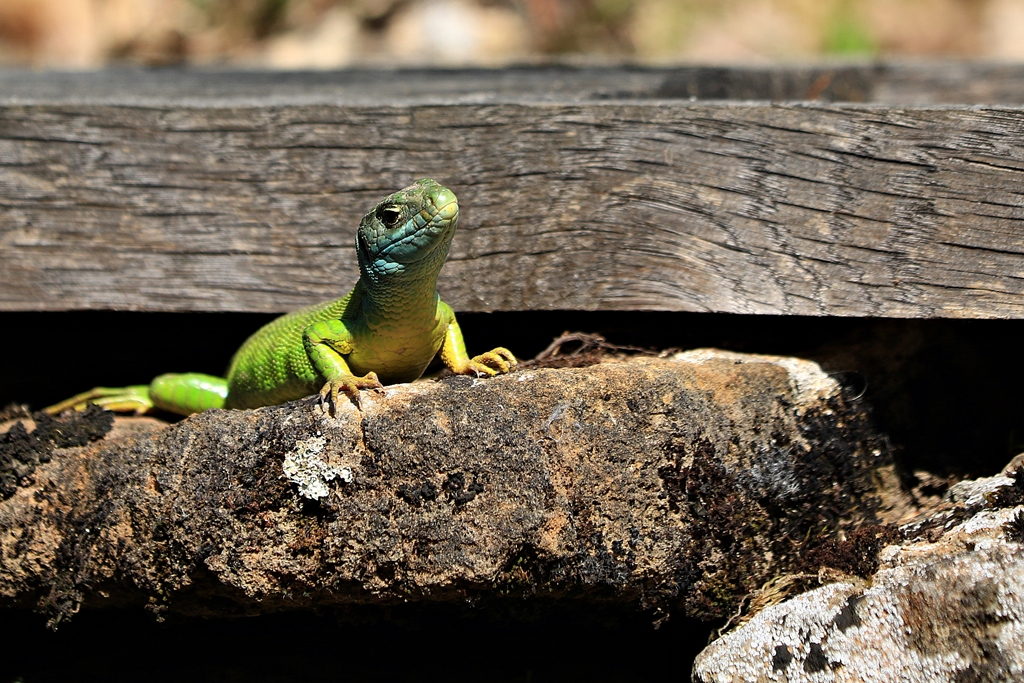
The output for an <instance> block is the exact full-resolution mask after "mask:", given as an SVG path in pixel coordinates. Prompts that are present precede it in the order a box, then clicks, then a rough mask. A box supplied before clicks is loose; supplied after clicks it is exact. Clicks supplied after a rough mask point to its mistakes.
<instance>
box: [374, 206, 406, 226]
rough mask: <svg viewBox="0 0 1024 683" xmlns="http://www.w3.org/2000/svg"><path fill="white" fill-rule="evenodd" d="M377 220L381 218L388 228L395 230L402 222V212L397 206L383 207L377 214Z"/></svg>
mask: <svg viewBox="0 0 1024 683" xmlns="http://www.w3.org/2000/svg"><path fill="white" fill-rule="evenodd" d="M377 218H379V219H380V220H381V222H382V223H384V225H386V226H387V227H389V228H393V227H395V226H396V225H397V224H398V221H399V220H401V218H402V210H401V209H399V208H398V207H397V206H382V207H381V208H380V210H379V211H378V212H377Z"/></svg>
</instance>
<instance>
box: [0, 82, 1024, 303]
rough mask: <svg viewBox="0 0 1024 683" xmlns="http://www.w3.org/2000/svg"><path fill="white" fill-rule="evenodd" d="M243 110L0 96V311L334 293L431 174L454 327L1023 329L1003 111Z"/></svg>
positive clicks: (590, 102) (1019, 157)
mask: <svg viewBox="0 0 1024 683" xmlns="http://www.w3.org/2000/svg"><path fill="white" fill-rule="evenodd" d="M677 75H678V74H677ZM662 76H664V79H670V77H672V74H662ZM420 77H421V79H422V77H423V74H422V73H421V74H420ZM0 80H2V79H0ZM413 80H415V79H413ZM890 81H892V78H891V74H890ZM666 82H667V81H666V80H663V81H662V83H661V85H658V86H657V88H667V87H669V86H666V85H665V83H666ZM865 82H869V81H865ZM819 85H820V84H819ZM367 87H369V86H367ZM645 87H646V86H645ZM652 87H653V86H652ZM672 87H675V86H672ZM657 88H655V89H654V91H655V93H656V92H657ZM115 90H116V89H115ZM240 92H241V91H240ZM256 94H258V93H256ZM256 94H254V93H253V92H249V93H248V94H245V93H242V94H238V93H236V95H237V98H236V99H231V98H228V99H220V100H216V101H213V100H211V101H203V100H201V99H193V100H187V101H182V102H157V101H150V102H146V103H141V102H127V101H126V102H124V103H121V104H118V103H116V102H113V101H106V100H105V101H104V102H101V103H97V102H89V101H80V102H79V101H69V102H64V103H61V102H56V101H52V102H51V101H34V102H30V101H19V100H18V98H17V97H14V96H10V97H8V98H6V99H4V100H2V101H0V255H2V258H0V310H8V311H12V310H69V309H129V310H160V311H283V310H289V309H292V308H295V307H297V306H300V305H303V304H307V303H311V302H314V301H317V300H321V299H326V298H331V297H335V296H338V295H340V294H342V293H344V292H345V291H347V289H348V288H349V287H350V286H351V284H352V282H353V281H354V280H355V277H356V270H355V259H354V254H353V249H352V242H353V235H354V230H355V226H356V224H357V222H358V220H359V217H360V216H361V214H362V213H363V212H364V211H365V210H366V209H367V208H368V207H369V206H370V205H371V204H372V203H373V202H374V201H376V200H377V199H378V198H379V197H380V196H382V195H383V194H385V193H387V192H390V191H392V190H394V189H396V188H398V187H401V186H404V185H406V184H408V183H409V182H411V181H413V180H415V179H416V178H418V177H422V176H432V177H435V178H437V179H438V180H440V181H441V182H444V183H446V184H448V185H449V186H451V187H452V188H453V189H454V190H455V191H456V193H457V194H458V195H459V198H460V202H461V205H462V212H463V216H462V220H461V224H460V229H459V230H460V232H459V234H458V235H457V236H456V239H455V243H454V245H453V250H452V256H451V259H450V262H449V264H448V265H447V266H446V267H445V269H444V271H443V272H442V278H441V283H440V289H441V293H442V296H443V297H444V298H445V299H446V300H448V301H450V302H451V303H452V305H453V306H454V307H455V309H456V310H463V311H489V310H532V309H579V310H627V309H649V310H679V311H719V312H734V313H772V314H787V315H816V316H822V315H832V316H834V315H839V316H894V317H990V318H1007V317H1012V318H1018V317H1024V224H1022V223H1021V221H1022V219H1024V195H1022V191H1024V185H1022V182H1021V181H1022V179H1024V111H1022V110H1020V109H1017V108H1014V107H1009V106H991V107H963V106H959V107H958V106H931V107H925V106H915V107H894V106H885V105H864V104H838V103H831V104H830V103H792V102H791V103H771V102H728V101H716V102H705V101H700V100H698V101H688V100H680V99H675V100H673V99H666V98H664V97H662V98H652V99H643V98H638V97H637V96H636V95H635V93H634V94H633V95H630V99H625V100H618V99H615V98H614V97H607V98H604V99H599V98H591V97H589V96H588V98H585V99H584V100H582V101H579V100H578V99H574V98H572V97H569V96H568V95H566V94H565V93H564V92H563V93H562V94H560V95H559V94H557V93H556V94H554V95H551V94H550V93H549V95H546V96H545V97H546V98H547V99H545V98H542V97H538V98H537V99H536V100H535V101H523V102H518V103H517V102H515V101H514V99H515V98H514V97H512V95H510V94H508V93H506V94H505V95H502V96H501V97H494V98H491V100H489V101H488V99H487V98H486V97H482V98H477V99H478V100H479V101H472V100H473V98H472V97H468V96H467V97H465V98H461V99H459V98H456V99H458V101H457V102H454V103H444V102H442V101H439V100H438V98H437V97H434V96H429V97H428V96H427V95H424V94H423V93H419V94H415V95H410V94H408V93H406V95H404V96H403V98H404V99H403V98H399V99H396V100H395V101H393V102H390V103H389V102H381V103H379V104H373V103H365V102H364V103H358V102H357V103H345V102H334V103H332V102H329V101H323V102H315V101H304V102H303V101H300V102H292V103H289V102H288V101H286V100H287V99H288V98H287V97H277V98H275V97H271V96H270V95H267V94H266V93H264V95H265V100H266V101H263V100H261V99H260V97H256ZM591 94H593V93H591ZM105 97H107V98H108V99H110V98H113V99H116V98H115V97H114V95H111V94H110V93H108V94H107V95H105ZM52 98H55V99H59V98H58V97H57V96H56V95H53V96H52ZM125 98H126V99H130V98H129V97H128V96H127V95H125ZM266 98H269V99H266ZM43 99H45V98H43ZM71 99H74V98H71ZM314 99H315V98H314ZM323 99H330V98H323ZM527 99H528V98H527Z"/></svg>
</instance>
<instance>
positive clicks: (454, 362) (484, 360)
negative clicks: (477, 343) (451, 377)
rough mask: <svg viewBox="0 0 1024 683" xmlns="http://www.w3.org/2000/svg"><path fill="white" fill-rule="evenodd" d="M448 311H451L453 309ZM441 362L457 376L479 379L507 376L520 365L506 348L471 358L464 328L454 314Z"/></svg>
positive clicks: (446, 335)
mask: <svg viewBox="0 0 1024 683" xmlns="http://www.w3.org/2000/svg"><path fill="white" fill-rule="evenodd" d="M445 306H447V304H445ZM448 310H449V312H450V311H451V309H448ZM441 360H442V361H443V362H444V364H445V365H446V366H448V369H450V370H451V371H452V372H454V373H455V374H456V375H476V376H477V377H479V376H480V375H487V376H488V377H492V376H494V375H499V374H507V373H509V372H512V371H513V370H515V369H516V365H518V362H517V361H516V357H515V356H513V355H512V352H511V351H509V350H508V349H506V348H505V347H504V346H499V347H498V348H496V349H491V350H490V351H488V352H486V353H481V354H480V355H479V356H473V357H472V358H470V357H469V353H467V351H466V342H465V340H464V339H463V338H462V328H460V327H459V323H458V322H457V321H456V320H455V314H454V313H451V315H450V318H449V321H448V327H447V329H446V330H445V334H444V342H443V343H442V344H441Z"/></svg>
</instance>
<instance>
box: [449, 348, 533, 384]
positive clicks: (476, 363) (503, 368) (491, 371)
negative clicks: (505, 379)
mask: <svg viewBox="0 0 1024 683" xmlns="http://www.w3.org/2000/svg"><path fill="white" fill-rule="evenodd" d="M518 364H519V362H518V361H517V360H516V357H515V356H513V355H512V352H511V351H509V350H508V349H506V348H505V347H503V346H499V347H498V348H496V349H493V350H491V351H488V352H487V353H481V354H480V355H479V356H473V357H472V358H471V359H470V360H469V362H468V363H466V367H465V369H463V371H462V372H460V373H459V374H461V375H469V374H475V375H476V376H477V377H479V376H480V375H486V376H487V377H493V376H494V375H505V374H508V373H510V372H512V371H513V370H515V369H516V366H517V365H518Z"/></svg>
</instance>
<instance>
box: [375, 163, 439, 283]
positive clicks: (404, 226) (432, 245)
mask: <svg viewBox="0 0 1024 683" xmlns="http://www.w3.org/2000/svg"><path fill="white" fill-rule="evenodd" d="M458 222H459V203H458V200H456V199H455V193H454V192H452V191H451V190H449V189H448V188H447V187H444V186H443V185H440V184H438V183H437V182H435V181H433V180H431V179H429V178H424V179H423V180H418V181H416V182H415V183H414V184H412V185H410V186H409V187H407V188H405V189H404V190H399V191H398V192H395V193H394V194H392V195H389V196H387V197H385V198H384V199H383V200H382V201H381V202H380V203H378V204H377V206H375V207H373V209H372V210H371V211H370V212H369V213H367V214H366V215H365V216H363V220H362V222H361V223H360V224H359V230H358V231H357V232H356V253H357V254H358V255H359V266H360V270H362V271H363V272H364V273H367V274H368V275H370V276H371V277H373V278H374V279H376V278H377V277H380V276H387V275H395V274H398V273H402V272H405V271H407V270H411V269H418V268H420V267H428V268H431V269H432V270H434V271H435V272H436V271H437V270H440V269H441V265H442V264H443V263H444V260H445V257H447V255H448V247H449V246H450V245H451V242H452V237H453V236H454V234H455V227H456V225H457V224H458Z"/></svg>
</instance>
